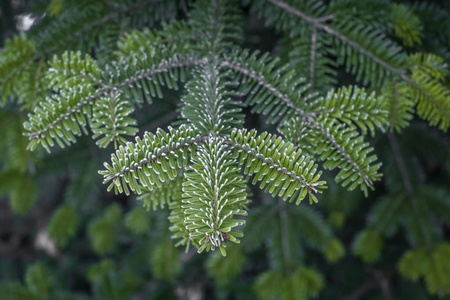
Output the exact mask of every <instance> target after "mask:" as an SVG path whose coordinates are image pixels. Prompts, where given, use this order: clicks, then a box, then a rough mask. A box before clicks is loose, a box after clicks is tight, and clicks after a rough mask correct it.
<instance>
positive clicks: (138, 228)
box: [125, 207, 150, 234]
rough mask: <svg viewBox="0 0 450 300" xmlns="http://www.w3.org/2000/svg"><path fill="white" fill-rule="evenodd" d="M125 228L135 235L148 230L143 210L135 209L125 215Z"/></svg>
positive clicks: (145, 214) (146, 215)
mask: <svg viewBox="0 0 450 300" xmlns="http://www.w3.org/2000/svg"><path fill="white" fill-rule="evenodd" d="M125 227H126V228H128V229H129V230H130V231H132V232H134V233H136V234H144V233H146V232H148V231H149V230H150V224H149V216H148V214H147V212H146V211H145V209H143V208H141V207H135V208H133V209H132V210H130V211H129V212H128V213H127V214H126V215H125Z"/></svg>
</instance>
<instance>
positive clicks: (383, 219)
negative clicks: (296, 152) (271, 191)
mask: <svg viewBox="0 0 450 300" xmlns="http://www.w3.org/2000/svg"><path fill="white" fill-rule="evenodd" d="M144 2H145V1H141V2H137V1H132V0H129V1H128V0H121V1H87V0H84V1H75V0H50V1H47V0H34V1H33V0H3V1H1V2H0V35H1V37H2V38H1V40H0V46H1V47H4V46H5V43H22V44H23V45H22V46H21V49H22V50H23V52H21V54H20V55H22V56H23V57H28V58H29V57H32V62H33V64H32V66H25V67H24V68H25V69H26V72H28V73H29V74H30V76H31V77H32V76H34V77H33V78H34V79H36V78H40V77H41V76H42V75H41V73H42V72H44V68H43V65H45V62H46V60H48V59H50V58H51V57H52V56H53V54H60V53H62V50H64V49H81V50H83V51H84V52H86V53H90V54H92V55H93V56H94V57H96V56H98V58H99V59H100V62H105V61H109V60H110V58H111V57H114V55H115V52H116V51H117V41H118V40H120V38H121V37H122V36H123V33H124V32H127V31H130V30H131V29H132V28H142V27H148V26H150V27H153V28H160V27H161V24H162V22H169V21H171V20H174V19H175V18H177V19H178V18H183V17H184V16H185V15H186V10H187V9H188V3H186V2H185V1H167V2H165V1H147V2H149V3H150V2H154V3H151V4H152V5H143V3H144ZM160 2H161V3H160ZM243 2H244V4H242V9H243V12H244V20H245V26H244V28H245V32H244V33H245V39H244V41H245V42H244V45H245V47H247V48H249V49H259V50H261V51H269V52H271V53H273V54H277V55H280V56H281V57H282V58H283V59H284V60H286V61H288V60H289V58H288V57H287V54H286V53H288V50H287V49H286V48H289V47H297V46H295V45H287V44H286V42H285V39H284V37H285V35H286V33H283V32H280V31H278V30H276V29H275V28H273V27H270V26H269V27H268V26H265V23H264V21H263V20H261V19H259V18H258V17H257V16H256V15H255V14H254V13H253V12H252V11H251V10H250V9H249V8H248V7H247V6H246V5H245V2H248V1H243ZM341 2H342V3H344V4H345V3H347V4H346V5H353V4H354V3H353V2H352V1H347V2H346V1H341ZM364 2H365V1H361V3H364ZM369 2H370V3H376V2H377V1H369ZM369 2H367V3H369ZM378 2H383V1H378ZM398 3H402V1H398ZM344 4H343V5H344ZM408 4H410V5H411V7H413V8H414V9H413V10H412V11H413V13H414V15H412V16H410V17H409V18H408V17H405V18H406V19H405V20H399V21H398V23H399V24H402V22H404V23H405V24H406V25H405V26H398V27H396V28H395V30H396V32H397V34H398V35H399V36H402V35H403V36H407V38H405V39H404V40H403V43H404V45H405V46H406V47H416V46H414V45H415V43H417V39H418V38H419V36H420V37H421V39H422V45H421V47H422V48H423V49H427V50H429V51H431V52H435V53H438V54H439V55H441V56H442V57H443V58H444V59H445V61H446V62H447V65H448V63H449V61H450V52H449V31H450V30H449V28H450V26H449V25H448V24H449V22H450V17H449V10H448V9H449V7H450V5H449V3H448V2H446V1H426V2H422V3H415V2H414V1H411V2H408ZM362 5H364V4H362ZM368 5H369V4H368ZM396 9H401V6H399V7H397V8H396ZM436 12H439V14H442V15H443V17H442V15H440V18H441V19H439V17H437V15H436ZM368 17H370V16H368ZM414 18H416V19H414ZM442 18H444V20H446V23H445V22H444V23H442V22H441V23H439V22H440V21H439V20H442ZM92 20H96V21H92ZM411 20H412V21H411ZM436 20H438V21H436ZM369 21H370V20H369ZM409 21H411V22H419V23H420V22H421V23H420V24H419V25H417V28H419V31H418V32H406V31H408V30H409V29H408V28H409V27H408V26H407V25H408V22H409ZM30 23H33V24H34V25H33V26H32V27H31V28H28V27H29V25H30ZM446 26H447V29H446V31H443V32H440V30H441V29H445V27H446ZM23 32H26V34H27V35H28V36H30V37H31V38H32V40H33V41H35V43H34V44H27V42H26V41H24V40H21V39H20V35H17V34H21V33H23ZM405 32H406V33H405ZM13 36H15V37H13ZM8 39H9V41H8ZM55 41H57V42H55ZM300 46H301V45H300ZM93 49H95V51H94V50H93ZM3 55H6V54H4V53H3ZM298 68H299V69H302V62H301V61H300V62H299V65H298ZM333 72H336V74H337V76H336V78H337V79H338V82H321V88H323V89H327V88H328V87H329V86H340V85H343V84H347V83H352V82H354V76H352V75H349V74H348V73H345V72H344V68H342V69H341V68H336V69H334V70H333ZM0 73H2V70H0ZM7 75H8V74H7ZM2 76H6V75H5V74H2ZM31 77H30V78H31ZM2 78H4V77H2ZM30 82H32V83H33V84H35V85H38V84H39V83H40V80H30ZM21 85H22V86H23V87H24V89H23V91H26V93H29V91H30V89H29V88H25V85H26V82H25V81H24V82H23V83H21ZM31 90H32V91H34V94H33V95H31V97H30V94H23V93H25V92H23V91H22V90H21V89H18V90H15V91H10V90H1V92H2V98H4V97H6V95H9V94H11V93H14V94H15V95H18V99H19V100H18V102H17V103H19V104H20V105H16V104H14V103H8V102H7V103H6V105H5V106H4V107H3V108H2V110H1V111H0V167H1V171H0V194H1V196H2V198H1V201H0V281H1V282H0V299H4V300H9V299H11V300H15V299H117V300H119V299H133V300H138V299H186V300H188V299H189V300H194V299H198V300H200V299H258V298H259V299H273V298H274V297H275V298H281V299H308V298H311V297H315V296H317V297H318V298H319V299H341V300H355V299H369V300H370V299H374V300H375V299H386V300H390V299H438V298H439V296H440V295H441V299H444V298H445V295H447V297H448V295H450V244H449V242H448V241H449V240H450V184H449V183H450V136H449V135H448V133H444V132H442V131H439V130H438V129H437V128H434V127H430V126H429V125H428V123H426V122H425V121H423V120H418V119H415V120H414V121H412V122H411V124H410V126H409V127H407V128H404V129H403V131H402V133H401V134H394V133H388V134H385V135H382V134H377V135H375V137H373V138H372V140H371V144H372V145H374V147H375V151H376V154H377V155H378V157H379V158H380V161H381V162H382V163H383V166H382V173H383V174H384V177H383V180H382V181H381V182H377V183H376V184H375V191H373V192H370V193H369V196H368V197H367V198H365V197H364V195H363V194H362V193H361V192H360V191H353V192H348V191H346V190H344V189H343V188H342V187H340V186H339V185H336V184H335V183H334V181H333V174H331V172H329V173H325V174H326V177H327V181H328V184H329V189H328V190H327V191H326V192H325V193H324V195H323V196H322V197H321V199H320V201H319V203H318V204H315V205H313V206H309V205H307V204H306V203H303V204H302V205H300V206H294V205H289V204H288V203H284V202H280V203H277V202H276V201H274V200H273V199H272V198H271V197H270V196H268V195H266V194H263V193H262V192H261V191H260V190H259V189H254V190H253V191H252V192H253V196H252V202H251V204H250V209H249V216H248V218H247V224H246V226H245V227H244V235H245V238H243V239H242V245H235V246H233V247H231V248H229V250H228V251H227V252H228V255H227V256H226V257H222V256H221V255H220V253H219V252H217V251H216V252H214V253H208V254H206V253H204V254H202V255H196V254H195V253H196V252H195V249H190V251H188V252H187V253H185V252H184V251H183V249H180V248H175V247H174V242H173V241H172V240H171V239H170V233H169V230H168V227H169V223H168V220H167V217H168V208H167V206H166V207H163V208H159V207H158V209H157V210H154V207H149V208H148V210H147V209H146V208H144V207H143V204H144V203H145V196H142V197H140V198H139V199H137V197H136V196H129V197H127V196H124V195H119V196H114V194H113V193H108V192H106V191H105V189H104V187H103V186H102V184H101V176H100V175H98V173H97V171H98V170H99V169H101V168H102V163H103V161H107V160H108V158H109V155H110V152H111V151H112V150H111V149H112V148H108V149H109V150H111V151H108V150H101V149H99V148H98V147H96V146H95V144H94V143H93V142H92V141H91V139H90V137H86V136H83V137H80V138H79V139H78V141H77V144H75V145H73V146H71V147H68V148H65V149H57V150H54V151H53V153H52V154H50V155H48V154H46V153H45V151H42V149H39V150H38V151H35V152H29V151H26V146H27V144H28V138H27V137H25V136H23V134H22V131H23V128H22V124H23V122H24V121H25V119H26V113H27V112H28V111H29V110H30V109H33V108H34V106H35V102H34V101H37V99H42V97H43V96H45V95H40V93H44V92H43V91H41V89H39V88H38V86H36V88H35V89H34V90H33V89H31ZM180 98H181V92H178V91H173V90H164V100H163V101H157V102H156V103H154V104H153V105H152V106H151V107H149V106H148V105H143V106H142V107H141V108H140V109H138V110H136V112H135V114H134V116H135V118H136V119H137V120H138V123H139V125H140V132H144V131H155V129H156V128H157V127H162V128H165V127H167V126H168V125H169V124H170V123H171V122H173V121H175V120H176V118H177V117H178V113H177V108H178V102H179V99H180ZM24 99H33V101H31V102H30V101H29V100H24ZM4 100H6V99H4ZM244 111H245V113H246V119H245V123H246V124H245V127H250V128H257V129H259V130H267V131H274V128H275V127H274V126H270V125H267V123H266V122H264V118H265V117H264V116H262V115H259V114H253V113H251V112H250V109H248V108H244ZM176 193H177V191H173V195H174V197H176ZM161 197H164V195H163V194H162V195H161ZM160 203H166V201H165V200H164V199H161V201H160ZM417 219H420V222H415V221H416V220H417ZM417 224H419V225H417ZM445 241H446V242H445ZM422 245H437V246H433V247H432V248H431V249H426V250H424V249H425V248H423V247H422ZM286 252H287V253H286ZM284 269H289V270H290V271H289V274H290V275H289V276H288V277H286V276H284V275H283V274H282V272H284Z"/></svg>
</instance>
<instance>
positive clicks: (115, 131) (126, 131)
mask: <svg viewBox="0 0 450 300" xmlns="http://www.w3.org/2000/svg"><path fill="white" fill-rule="evenodd" d="M132 112H133V108H132V107H131V106H130V105H129V104H128V102H127V101H124V100H123V99H121V97H120V94H112V95H108V96H103V97H102V98H100V99H99V100H98V101H96V102H95V105H94V108H93V112H92V117H93V119H94V121H93V123H92V131H93V132H94V135H93V136H92V138H94V139H95V138H98V137H100V136H102V135H104V137H102V138H101V139H100V140H98V141H97V145H98V146H99V147H101V148H106V147H107V146H108V145H109V143H111V142H112V141H114V148H117V143H120V144H125V143H126V139H125V138H124V137H123V136H122V135H131V136H134V135H135V134H136V132H137V131H138V130H137V128H134V127H131V126H133V125H136V120H135V119H133V118H131V117H129V116H128V115H129V114H131V113H132Z"/></svg>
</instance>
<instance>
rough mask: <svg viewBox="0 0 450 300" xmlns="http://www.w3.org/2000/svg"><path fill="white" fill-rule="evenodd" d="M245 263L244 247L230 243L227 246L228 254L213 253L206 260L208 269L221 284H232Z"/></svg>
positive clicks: (209, 273)
mask: <svg viewBox="0 0 450 300" xmlns="http://www.w3.org/2000/svg"><path fill="white" fill-rule="evenodd" d="M230 262H231V263H230ZM244 263H245V255H244V254H243V253H242V247H240V246H237V245H230V246H229V247H227V256H226V257H225V256H223V255H220V254H219V253H218V252H215V253H213V254H212V255H210V256H209V257H208V260H207V261H206V271H207V272H208V275H209V276H211V277H213V278H214V280H215V281H216V282H217V284H219V285H224V286H226V285H228V284H230V283H231V282H232V281H233V280H234V279H235V278H236V276H237V275H238V274H239V273H240V272H241V271H242V268H243V266H244Z"/></svg>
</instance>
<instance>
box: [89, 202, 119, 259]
mask: <svg viewBox="0 0 450 300" xmlns="http://www.w3.org/2000/svg"><path fill="white" fill-rule="evenodd" d="M121 215H122V211H121V209H120V207H118V206H117V205H116V204H111V205H110V206H109V207H108V208H107V209H106V210H105V212H104V213H103V216H101V217H98V218H96V219H94V220H92V221H91V222H90V223H89V227H88V234H89V239H90V242H91V247H92V250H93V251H94V252H95V253H97V254H99V255H103V254H105V253H108V252H111V251H112V250H113V249H114V246H115V244H116V241H115V234H116V229H117V224H118V222H119V221H120V218H121Z"/></svg>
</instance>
